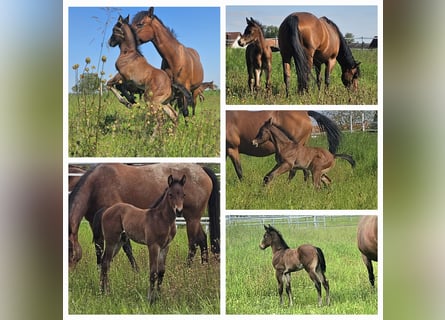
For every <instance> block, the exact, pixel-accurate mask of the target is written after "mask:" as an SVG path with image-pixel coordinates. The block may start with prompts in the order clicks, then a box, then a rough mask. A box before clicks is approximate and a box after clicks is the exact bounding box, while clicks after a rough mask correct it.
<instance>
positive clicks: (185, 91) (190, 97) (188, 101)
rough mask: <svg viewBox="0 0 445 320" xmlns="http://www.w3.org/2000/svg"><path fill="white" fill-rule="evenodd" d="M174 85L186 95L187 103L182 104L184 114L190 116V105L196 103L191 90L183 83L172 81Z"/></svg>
mask: <svg viewBox="0 0 445 320" xmlns="http://www.w3.org/2000/svg"><path fill="white" fill-rule="evenodd" d="M172 87H173V88H174V89H176V90H179V91H180V92H181V93H182V95H183V96H184V97H185V99H186V103H185V105H183V106H182V114H183V115H184V117H186V116H188V106H193V105H194V102H193V97H192V94H191V92H190V91H188V90H187V89H186V88H185V87H184V86H183V85H180V84H178V83H172Z"/></svg>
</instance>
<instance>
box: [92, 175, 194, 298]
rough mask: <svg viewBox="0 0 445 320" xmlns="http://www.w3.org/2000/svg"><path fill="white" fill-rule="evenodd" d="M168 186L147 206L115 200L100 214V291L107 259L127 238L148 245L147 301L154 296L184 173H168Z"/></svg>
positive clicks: (171, 235) (181, 197) (172, 234)
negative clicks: (177, 175) (102, 249)
mask: <svg viewBox="0 0 445 320" xmlns="http://www.w3.org/2000/svg"><path fill="white" fill-rule="evenodd" d="M167 181H168V187H167V188H166V189H165V191H164V192H163V194H162V195H161V197H160V198H159V199H158V200H157V201H156V202H155V204H154V205H153V206H152V207H150V208H149V209H140V208H137V207H135V206H133V205H131V204H128V203H117V204H115V205H113V206H111V207H110V208H108V209H107V210H106V211H105V212H104V213H103V216H102V232H103V235H104V238H105V252H104V256H103V258H102V268H101V272H100V285H101V289H102V292H105V293H109V291H110V288H109V281H108V270H109V269H110V264H111V260H112V259H113V257H114V256H115V255H116V254H117V253H118V251H119V249H120V248H121V246H122V245H123V244H124V243H125V242H127V241H128V240H127V239H131V240H133V241H135V242H137V243H139V244H145V245H146V246H147V247H148V253H149V264H150V286H149V289H148V301H149V302H150V303H153V302H155V301H156V300H157V298H158V296H159V293H160V289H161V284H162V281H163V279H164V273H165V260H166V259H167V253H168V249H169V245H170V243H171V242H172V240H173V238H174V237H175V235H176V216H177V215H178V216H180V214H181V212H182V209H183V207H184V197H185V193H184V184H185V182H186V176H185V175H183V176H182V178H181V179H180V180H179V179H175V178H173V176H172V175H169V176H168V180H167Z"/></svg>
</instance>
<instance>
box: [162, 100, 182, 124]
mask: <svg viewBox="0 0 445 320" xmlns="http://www.w3.org/2000/svg"><path fill="white" fill-rule="evenodd" d="M162 108H163V109H164V112H165V113H166V114H167V116H168V117H169V118H170V120H171V121H172V122H173V124H174V125H175V126H177V125H178V113H177V112H176V111H175V109H173V108H172V107H171V106H170V105H169V104H163V105H162Z"/></svg>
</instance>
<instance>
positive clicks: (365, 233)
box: [357, 215, 377, 261]
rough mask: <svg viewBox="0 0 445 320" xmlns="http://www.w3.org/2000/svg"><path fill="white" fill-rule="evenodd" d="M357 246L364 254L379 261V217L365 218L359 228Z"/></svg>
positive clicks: (361, 220) (360, 222)
mask: <svg viewBox="0 0 445 320" xmlns="http://www.w3.org/2000/svg"><path fill="white" fill-rule="evenodd" d="M357 245H358V248H359V250H360V252H361V253H362V254H364V255H365V256H367V257H368V258H370V259H371V260H374V261H377V216H374V215H371V216H363V217H362V218H361V219H360V221H359V223H358V227H357Z"/></svg>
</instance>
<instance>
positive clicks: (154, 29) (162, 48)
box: [131, 7, 204, 116]
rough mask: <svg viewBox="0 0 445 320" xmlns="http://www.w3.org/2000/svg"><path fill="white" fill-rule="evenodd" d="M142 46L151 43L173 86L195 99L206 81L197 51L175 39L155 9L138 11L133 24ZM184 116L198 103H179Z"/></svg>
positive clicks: (194, 101)
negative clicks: (180, 88) (181, 88)
mask: <svg viewBox="0 0 445 320" xmlns="http://www.w3.org/2000/svg"><path fill="white" fill-rule="evenodd" d="M131 24H132V26H133V28H134V29H135V30H136V33H137V37H138V39H139V41H140V42H141V43H146V42H149V41H152V42H153V44H154V46H155V48H156V50H157V51H158V53H159V55H160V56H161V57H162V64H161V69H163V70H165V71H166V72H167V74H168V75H169V77H170V79H172V82H173V83H176V84H179V85H181V86H182V87H184V88H185V89H187V91H189V92H191V93H192V94H193V96H195V97H196V95H197V94H195V91H196V90H198V88H199V86H200V84H201V83H202V81H203V79H204V70H203V67H202V64H201V59H200V57H199V54H198V52H197V51H196V50H195V49H193V48H188V47H186V46H184V45H183V44H182V43H180V42H179V41H178V39H176V37H175V36H174V34H173V33H172V32H171V31H170V30H169V28H167V27H166V26H165V25H164V24H163V22H162V21H161V20H160V19H159V18H158V17H157V16H156V15H155V14H154V8H153V7H150V8H149V9H148V10H147V11H141V12H138V13H137V14H136V15H135V16H134V17H133V21H132V22H131ZM178 102H179V103H180V108H182V110H183V111H182V112H183V114H184V116H185V115H186V114H188V111H187V110H188V105H191V106H192V108H193V110H194V108H195V104H196V100H193V101H191V102H188V103H184V101H183V100H182V101H181V99H179V100H178Z"/></svg>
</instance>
